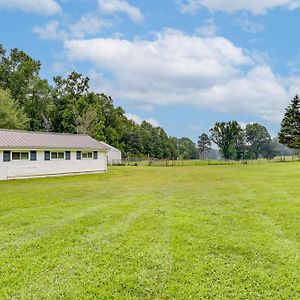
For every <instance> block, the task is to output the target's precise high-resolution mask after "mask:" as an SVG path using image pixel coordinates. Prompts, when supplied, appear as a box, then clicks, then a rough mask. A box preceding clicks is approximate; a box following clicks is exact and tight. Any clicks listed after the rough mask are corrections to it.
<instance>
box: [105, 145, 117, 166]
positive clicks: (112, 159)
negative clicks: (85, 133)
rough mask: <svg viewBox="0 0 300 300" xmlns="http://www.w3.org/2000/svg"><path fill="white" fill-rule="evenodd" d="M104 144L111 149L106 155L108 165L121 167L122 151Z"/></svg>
mask: <svg viewBox="0 0 300 300" xmlns="http://www.w3.org/2000/svg"><path fill="white" fill-rule="evenodd" d="M103 144H104V145H106V146H107V147H108V148H109V150H108V151H107V153H106V156H107V163H108V164H109V165H120V164H121V163H122V153H121V151H120V150H119V149H117V148H115V147H113V146H111V145H108V144H106V143H104V142H103Z"/></svg>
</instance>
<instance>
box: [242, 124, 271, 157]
mask: <svg viewBox="0 0 300 300" xmlns="http://www.w3.org/2000/svg"><path fill="white" fill-rule="evenodd" d="M245 136H246V143H247V152H248V153H247V154H248V155H247V158H249V159H257V158H259V157H268V156H269V154H268V153H269V151H270V147H271V136H270V134H269V132H268V130H267V128H266V127H265V126H262V125H260V124H257V123H254V124H247V126H246V129H245Z"/></svg>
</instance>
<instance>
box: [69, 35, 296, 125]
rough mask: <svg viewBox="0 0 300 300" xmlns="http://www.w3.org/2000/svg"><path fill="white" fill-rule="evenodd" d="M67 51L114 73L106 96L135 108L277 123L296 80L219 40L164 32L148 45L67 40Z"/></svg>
mask: <svg viewBox="0 0 300 300" xmlns="http://www.w3.org/2000/svg"><path fill="white" fill-rule="evenodd" d="M65 49H66V53H67V54H68V56H69V59H70V60H75V61H76V60H79V61H89V62H91V63H92V64H93V67H94V68H96V69H97V70H98V71H99V72H104V73H105V72H106V71H108V72H109V73H111V74H113V77H112V78H113V79H111V81H110V86H109V89H108V90H107V91H106V92H108V93H110V94H111V95H112V96H113V97H116V98H118V99H122V100H127V101H131V103H133V104H135V105H136V106H138V107H142V106H144V107H155V106H171V105H172V106H174V105H183V106H191V107H199V108H202V109H203V108H205V109H213V110H215V111H219V112H225V113H244V114H252V115H255V116H259V117H261V118H264V119H266V120H272V121H276V122H277V121H278V120H280V118H281V116H282V113H283V112H284V107H285V106H286V104H287V102H289V100H290V97H291V95H292V94H293V93H295V91H297V83H298V81H299V79H298V78H296V77H295V78H281V77H280V76H278V75H276V74H274V73H273V71H272V69H271V68H270V66H269V65H268V63H267V62H264V61H263V60H262V58H260V59H259V60H256V59H255V57H256V56H257V55H253V56H251V57H250V56H249V55H247V54H246V51H244V50H243V49H241V48H239V47H237V46H235V45H234V44H233V43H231V42H230V41H229V40H227V39H225V38H223V37H218V36H215V37H201V36H188V35H185V34H183V33H182V32H178V31H174V30H166V31H164V32H162V33H160V34H157V36H156V37H155V38H154V40H152V41H149V40H134V41H129V40H125V39H117V38H107V39H106V38H99V39H89V40H71V41H66V42H65ZM107 86H108V85H107ZM298 86H299V85H298Z"/></svg>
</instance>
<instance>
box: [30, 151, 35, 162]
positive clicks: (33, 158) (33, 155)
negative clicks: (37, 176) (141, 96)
mask: <svg viewBox="0 0 300 300" xmlns="http://www.w3.org/2000/svg"><path fill="white" fill-rule="evenodd" d="M29 160H30V161H37V151H36V150H32V151H30V153H29Z"/></svg>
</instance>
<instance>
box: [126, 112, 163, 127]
mask: <svg viewBox="0 0 300 300" xmlns="http://www.w3.org/2000/svg"><path fill="white" fill-rule="evenodd" d="M125 116H126V117H127V119H129V120H132V121H133V122H135V123H136V124H139V125H141V124H142V123H143V121H146V122H148V123H149V124H151V125H152V126H154V127H160V124H159V123H158V122H157V121H156V120H155V119H153V118H148V119H145V120H143V119H142V118H141V117H140V116H138V115H136V114H131V113H126V114H125Z"/></svg>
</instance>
